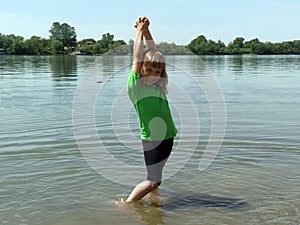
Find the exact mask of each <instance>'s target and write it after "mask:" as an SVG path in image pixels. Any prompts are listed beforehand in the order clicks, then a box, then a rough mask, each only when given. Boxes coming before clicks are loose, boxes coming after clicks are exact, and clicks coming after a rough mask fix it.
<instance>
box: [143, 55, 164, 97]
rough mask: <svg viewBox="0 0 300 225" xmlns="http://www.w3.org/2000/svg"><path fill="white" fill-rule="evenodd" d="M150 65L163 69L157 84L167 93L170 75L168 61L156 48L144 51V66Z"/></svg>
mask: <svg viewBox="0 0 300 225" xmlns="http://www.w3.org/2000/svg"><path fill="white" fill-rule="evenodd" d="M148 65H150V66H153V67H155V68H160V69H162V72H161V75H160V80H159V81H158V82H157V83H156V85H157V86H158V87H159V88H160V89H161V91H162V92H163V93H164V94H167V93H168V90H167V84H168V75H167V72H166V62H165V59H164V57H163V55H162V53H161V52H160V51H158V50H154V49H149V50H146V51H145V52H144V57H143V65H142V67H147V66H148Z"/></svg>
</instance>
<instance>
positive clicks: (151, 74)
mask: <svg viewBox="0 0 300 225" xmlns="http://www.w3.org/2000/svg"><path fill="white" fill-rule="evenodd" d="M162 71H163V68H156V67H153V66H151V65H147V66H143V67H142V71H141V77H142V78H143V83H144V84H145V85H147V86H151V85H153V84H155V83H156V82H157V81H159V79H160V76H161V73H162Z"/></svg>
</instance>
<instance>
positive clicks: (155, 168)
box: [142, 138, 174, 185]
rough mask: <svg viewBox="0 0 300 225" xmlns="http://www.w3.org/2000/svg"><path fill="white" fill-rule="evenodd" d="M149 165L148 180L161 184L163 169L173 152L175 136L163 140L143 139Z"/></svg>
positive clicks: (146, 160) (146, 161) (145, 156)
mask: <svg viewBox="0 0 300 225" xmlns="http://www.w3.org/2000/svg"><path fill="white" fill-rule="evenodd" d="M142 143H143V149H144V159H145V163H146V166H147V173H148V174H147V180H149V181H153V182H155V183H157V184H158V185H160V183H161V180H162V170H163V168H164V166H165V164H166V162H167V160H168V158H169V156H170V154H171V151H172V148H173V143H174V138H170V139H166V140H162V141H145V140H143V141H142Z"/></svg>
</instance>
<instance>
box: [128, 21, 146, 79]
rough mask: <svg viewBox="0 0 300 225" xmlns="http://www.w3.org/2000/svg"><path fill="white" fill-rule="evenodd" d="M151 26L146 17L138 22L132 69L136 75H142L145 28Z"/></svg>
mask: <svg viewBox="0 0 300 225" xmlns="http://www.w3.org/2000/svg"><path fill="white" fill-rule="evenodd" d="M148 24H149V22H148V19H147V18H146V17H139V18H138V20H137V21H136V24H135V27H136V34H135V39H134V44H133V65H132V69H133V71H134V73H135V74H140V72H141V66H142V63H143V52H144V45H143V35H144V30H145V27H147V26H148Z"/></svg>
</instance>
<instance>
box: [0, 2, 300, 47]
mask: <svg viewBox="0 0 300 225" xmlns="http://www.w3.org/2000/svg"><path fill="white" fill-rule="evenodd" d="M0 3H1V4H0V33H2V34H6V35H7V34H15V35H20V36H22V37H24V38H25V39H28V38H30V37H31V36H33V35H36V36H40V37H43V38H49V35H50V34H49V29H50V28H51V26H52V24H53V22H60V23H68V24H69V25H70V26H72V27H74V28H75V31H76V33H77V40H78V41H79V40H82V39H84V38H94V39H95V40H100V39H101V38H102V35H103V34H105V33H110V34H113V35H114V40H124V41H125V42H128V41H129V40H130V39H134V35H135V29H134V27H133V25H134V23H135V20H136V18H137V17H138V16H141V15H144V16H147V17H148V18H149V19H150V30H151V32H152V36H153V37H154V40H155V41H156V42H157V43H159V42H174V43H176V44H179V45H187V44H188V43H190V42H191V41H192V40H193V39H195V38H196V37H197V36H199V35H205V37H206V38H207V39H211V40H214V41H218V40H221V41H223V42H224V43H225V44H228V43H229V42H230V41H232V40H234V39H235V38H236V37H243V38H244V39H245V40H246V41H247V40H251V39H254V38H258V39H259V40H260V41H262V42H266V41H270V42H282V41H291V40H300V29H299V24H300V13H299V9H300V0H170V1H168V0H165V1H162V0H151V1H148V2H147V1H145V0H132V1H131V0H127V1H126V0H106V1H102V0H85V1H76V0H73V1H71V0H0Z"/></svg>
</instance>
